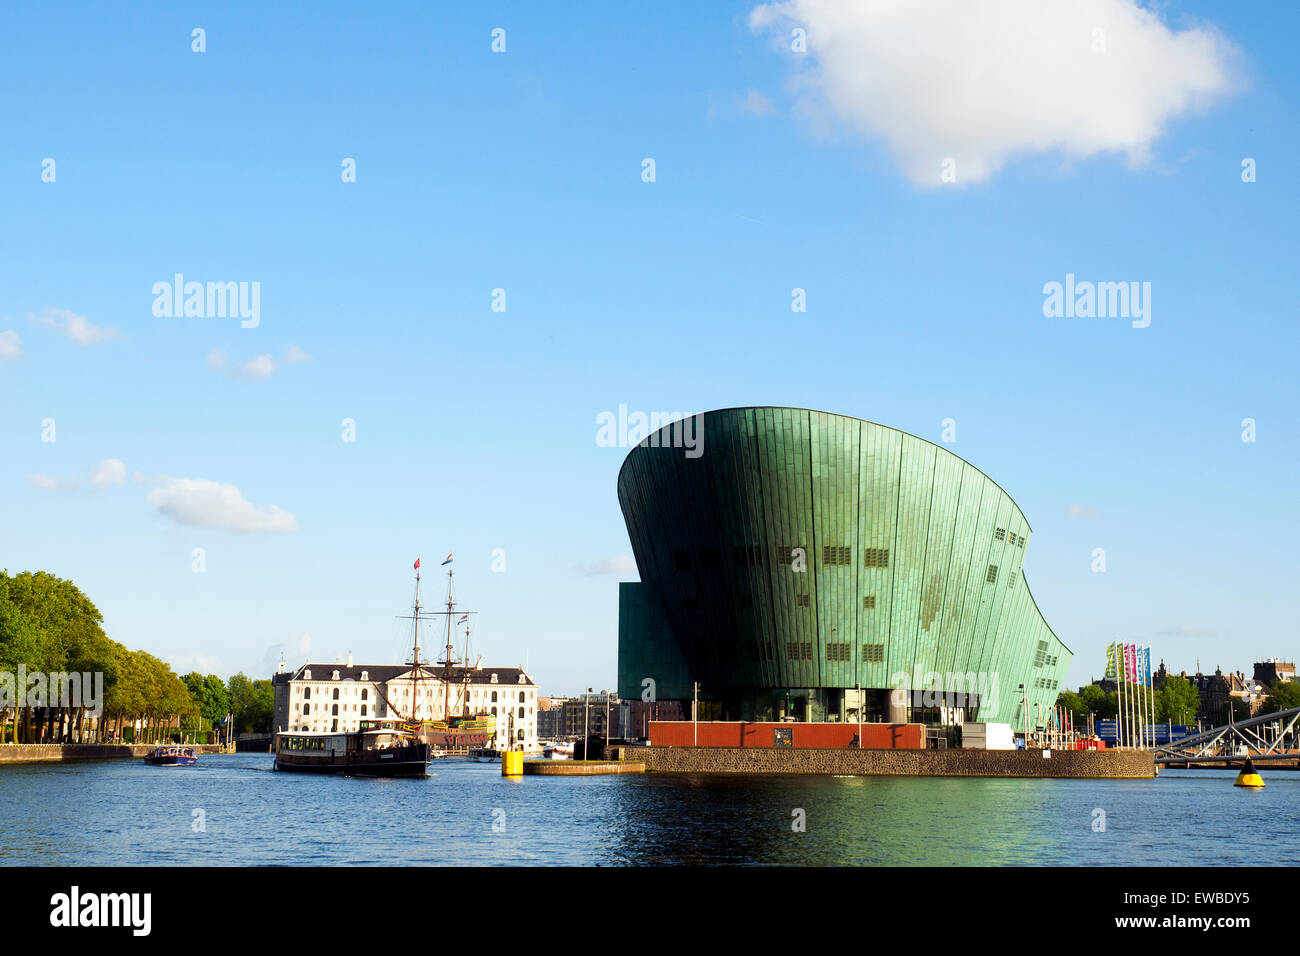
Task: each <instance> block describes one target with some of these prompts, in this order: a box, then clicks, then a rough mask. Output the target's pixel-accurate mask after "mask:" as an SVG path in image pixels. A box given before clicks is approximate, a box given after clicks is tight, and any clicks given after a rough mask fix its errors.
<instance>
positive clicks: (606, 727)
mask: <svg viewBox="0 0 1300 956" xmlns="http://www.w3.org/2000/svg"><path fill="white" fill-rule="evenodd" d="M601 693H602V694H604V695H605V747H609V691H607V690H602V691H601ZM604 756H605V755H604V754H603V753H602V754H601V757H604Z"/></svg>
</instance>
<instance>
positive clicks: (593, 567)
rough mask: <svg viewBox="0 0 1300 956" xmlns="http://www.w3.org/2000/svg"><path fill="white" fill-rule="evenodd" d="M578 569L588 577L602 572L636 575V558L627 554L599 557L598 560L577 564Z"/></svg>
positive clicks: (621, 575) (625, 575)
mask: <svg viewBox="0 0 1300 956" xmlns="http://www.w3.org/2000/svg"><path fill="white" fill-rule="evenodd" d="M578 571H580V572H581V573H582V574H585V575H587V576H588V577H597V576H599V575H604V574H612V575H616V576H618V577H627V576H629V575H631V576H634V577H635V576H636V574H637V570H636V559H635V558H633V557H629V556H627V555H619V556H618V557H615V558H601V559H600V560H598V561H591V562H588V563H586V564H580V565H578Z"/></svg>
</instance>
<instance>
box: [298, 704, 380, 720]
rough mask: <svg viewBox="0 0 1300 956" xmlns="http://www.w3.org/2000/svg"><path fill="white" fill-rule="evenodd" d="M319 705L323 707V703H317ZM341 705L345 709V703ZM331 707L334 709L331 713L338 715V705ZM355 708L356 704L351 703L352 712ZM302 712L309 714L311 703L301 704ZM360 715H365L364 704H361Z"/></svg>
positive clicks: (354, 711)
mask: <svg viewBox="0 0 1300 956" xmlns="http://www.w3.org/2000/svg"><path fill="white" fill-rule="evenodd" d="M319 706H321V707H324V706H325V705H324V704H321V705H319ZM343 707H344V710H346V709H347V704H344V705H343ZM333 708H334V709H333V710H332V711H331V713H332V714H334V715H335V716H337V715H338V712H339V705H338V704H334V705H333ZM356 710H357V705H356V704H353V705H352V712H353V713H356ZM302 712H303V713H304V714H310V713H311V704H303V705H302ZM361 716H362V717H365V716H366V705H365V704H362V705H361Z"/></svg>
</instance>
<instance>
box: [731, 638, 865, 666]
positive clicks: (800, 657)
mask: <svg viewBox="0 0 1300 956" xmlns="http://www.w3.org/2000/svg"><path fill="white" fill-rule="evenodd" d="M744 649H745V658H746V659H747V660H751V661H758V660H762V661H772V660H775V659H776V655H775V653H774V649H773V645H771V644H769V643H767V642H759V643H757V644H746V645H745V646H744ZM724 650H727V651H732V652H734V650H735V645H734V644H729V645H727V646H726V647H725V648H724V647H719V648H718V651H719V654H720V656H722V652H723V651H724ZM785 656H786V660H790V661H810V660H812V659H813V645H812V644H811V643H810V642H808V641H790V642H787V643H786V645H785ZM826 659H827V660H828V661H837V662H842V663H847V662H849V661H852V660H853V645H852V644H846V643H844V642H842V641H840V642H834V643H830V644H827V645H826ZM862 659H863V661H864V662H866V663H869V664H879V663H881V662H883V661H884V659H885V645H884V644H863V645H862Z"/></svg>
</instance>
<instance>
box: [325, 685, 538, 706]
mask: <svg viewBox="0 0 1300 956" xmlns="http://www.w3.org/2000/svg"><path fill="white" fill-rule="evenodd" d="M355 690H356V689H355V688H353V692H354V693H355ZM433 694H434V691H433V690H425V692H424V696H425V697H426V698H432V697H433ZM393 696H395V697H396V696H405V697H410V696H411V695H410V693H409V692H408V691H407V689H406V688H405V687H397V688H394V693H393ZM302 699H303V700H311V688H310V687H304V688H303V689H302ZM333 699H334V700H338V699H339V688H337V687H335V688H334V697H333ZM361 699H362V700H369V699H370V690H369V688H366V687H362V688H361ZM527 699H528V697H527V693H526V692H525V691H522V690H521V691H520V692H519V702H520V703H521V704H522V703H525V702H526V701H527ZM496 701H497V692H496V691H492V703H494V704H495V703H496Z"/></svg>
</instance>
